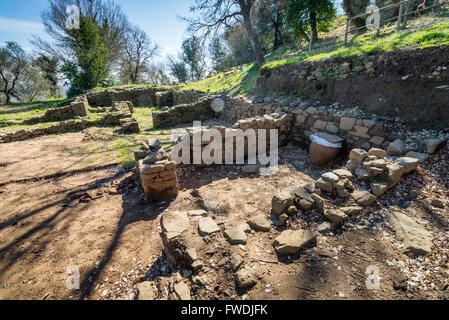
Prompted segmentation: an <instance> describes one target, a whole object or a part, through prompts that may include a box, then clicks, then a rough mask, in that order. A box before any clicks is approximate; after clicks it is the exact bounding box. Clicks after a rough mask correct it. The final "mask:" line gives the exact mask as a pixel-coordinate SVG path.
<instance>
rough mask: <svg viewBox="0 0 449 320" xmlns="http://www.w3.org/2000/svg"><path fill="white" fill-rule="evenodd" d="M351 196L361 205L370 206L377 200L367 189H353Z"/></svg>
mask: <svg viewBox="0 0 449 320" xmlns="http://www.w3.org/2000/svg"><path fill="white" fill-rule="evenodd" d="M352 196H353V197H354V199H355V201H356V202H357V203H358V204H360V205H362V206H370V205H372V204H373V203H374V202H375V201H376V200H377V198H376V197H375V196H374V195H372V194H371V193H369V192H368V191H354V193H353V194H352Z"/></svg>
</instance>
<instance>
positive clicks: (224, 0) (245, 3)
mask: <svg viewBox="0 0 449 320" xmlns="http://www.w3.org/2000/svg"><path fill="white" fill-rule="evenodd" d="M194 1H195V4H194V5H192V6H191V8H190V11H191V12H193V13H194V14H195V17H193V18H186V17H183V18H181V19H183V20H184V21H187V22H188V23H189V27H188V31H189V32H191V33H194V34H197V35H199V37H200V39H202V40H204V39H205V38H207V37H209V36H211V35H215V34H219V33H221V32H220V31H222V28H223V27H229V26H231V25H232V24H235V23H236V22H238V23H241V24H243V26H244V27H245V30H246V32H247V34H248V38H249V39H250V41H251V46H252V48H253V51H254V56H255V58H256V60H257V62H258V63H259V64H260V65H262V64H263V63H264V62H265V58H264V55H263V52H262V49H261V47H260V42H259V36H258V35H257V32H256V31H255V30H254V28H253V23H252V20H251V9H252V8H253V6H254V4H255V2H256V0H194Z"/></svg>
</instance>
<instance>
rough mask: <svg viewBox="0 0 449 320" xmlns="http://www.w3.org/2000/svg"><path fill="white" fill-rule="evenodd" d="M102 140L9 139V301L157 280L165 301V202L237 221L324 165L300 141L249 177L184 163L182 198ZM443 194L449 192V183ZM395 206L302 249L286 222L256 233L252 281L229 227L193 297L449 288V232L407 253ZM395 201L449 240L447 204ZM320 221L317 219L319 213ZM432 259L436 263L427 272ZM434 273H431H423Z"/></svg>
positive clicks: (417, 294) (399, 295)
mask: <svg viewBox="0 0 449 320" xmlns="http://www.w3.org/2000/svg"><path fill="white" fill-rule="evenodd" d="M97 143H98V141H92V140H90V139H86V133H70V134H66V135H63V136H56V137H53V138H50V139H49V138H39V139H34V140H28V141H24V142H17V143H11V144H3V145H0V159H1V161H0V162H1V163H2V165H1V167H0V179H1V180H0V181H1V186H0V203H1V206H0V299H48V300H60V299H134V298H135V296H136V295H135V294H136V284H137V283H138V282H141V281H144V280H151V281H154V283H155V286H157V287H158V288H159V292H158V295H157V298H161V299H165V298H167V296H166V294H165V289H166V287H167V285H168V281H169V279H170V277H172V276H173V274H172V272H171V271H170V270H168V269H167V268H166V267H165V265H166V263H165V262H164V261H165V260H164V259H165V258H164V256H163V254H162V249H163V247H162V241H161V238H160V235H159V233H160V231H161V229H160V224H159V220H160V217H161V215H162V214H163V213H164V212H165V211H168V210H178V211H188V210H193V209H206V210H208V211H209V212H213V213H214V214H215V215H216V217H217V219H219V220H220V219H222V220H223V221H225V222H224V223H225V226H229V225H235V224H238V223H242V222H246V221H247V220H248V219H249V218H250V217H251V216H253V215H257V214H265V215H267V217H268V216H269V211H270V209H271V199H272V197H273V195H274V194H275V193H277V192H279V191H281V190H290V189H294V188H296V187H298V186H300V185H305V184H307V183H309V182H311V181H312V180H313V179H316V178H317V177H318V176H319V175H320V174H321V173H323V172H324V171H323V170H320V169H318V168H314V167H312V166H311V165H310V164H309V163H308V158H307V153H306V152H305V151H304V150H301V149H298V148H295V147H292V146H288V147H285V148H283V149H282V150H280V156H281V165H280V170H279V172H278V173H276V174H275V175H270V176H259V175H250V176H248V175H243V174H242V173H241V170H240V168H239V167H237V166H232V167H229V166H216V167H209V168H189V167H180V168H179V169H178V175H179V182H180V189H181V191H180V194H179V195H178V197H177V198H176V199H175V200H174V201H172V202H162V203H157V204H148V203H146V202H145V201H144V196H143V193H142V190H141V189H140V188H139V186H138V184H137V178H136V176H135V173H134V171H133V170H124V169H122V168H121V166H120V165H114V161H116V160H114V158H113V157H111V158H108V156H104V155H102V156H101V157H98V152H99V150H101V149H104V146H105V145H107V142H105V143H104V144H103V145H98V144H97ZM102 146H103V147H102ZM83 150H84V152H83ZM444 152H446V153H447V152H448V151H447V150H445V151H444ZM336 167H338V164H337V165H336ZM326 171H327V170H326ZM417 174H421V175H425V173H423V172H421V173H417ZM42 177H43V178H42ZM25 178H26V179H27V180H24V179H25ZM36 178H39V179H36ZM415 178H416V177H415ZM429 179H433V178H429ZM399 188H400V187H399ZM398 190H399V191H398ZM400 191H401V189H393V190H391V191H389V195H390V196H394V197H395V198H404V199H405V198H406V196H403V195H402V194H400V195H399V196H398V195H397V193H398V192H400ZM443 192H446V196H447V189H444V190H443ZM386 197H387V198H388V194H387V196H386ZM385 206H386V204H382V203H381V204H378V207H376V208H374V209H372V210H371V209H370V210H366V211H365V212H364V213H363V214H362V215H361V216H359V217H356V218H355V219H354V221H350V222H349V223H348V224H347V225H345V226H344V227H343V228H340V229H337V230H335V231H334V232H333V233H331V234H329V235H320V236H319V237H318V240H317V243H316V244H312V245H311V246H310V248H308V249H306V250H304V251H302V252H301V253H300V254H298V255H296V256H292V257H280V256H277V255H276V253H275V251H274V248H273V240H274V239H275V238H276V237H277V235H279V232H280V231H282V230H283V228H274V229H273V230H272V231H270V232H268V233H256V232H253V233H252V234H251V235H249V238H248V244H247V245H246V246H245V247H244V248H241V247H235V248H234V249H235V250H241V251H242V252H243V253H242V255H243V256H244V259H245V264H247V265H250V266H251V267H253V268H255V270H256V273H257V275H258V277H259V281H258V284H257V285H256V286H255V287H253V288H251V289H250V290H248V291H241V290H239V289H237V288H236V285H235V282H234V277H233V273H232V272H227V271H226V269H225V268H219V267H216V266H217V265H218V263H219V262H220V260H221V259H222V258H223V257H224V256H225V255H226V252H228V250H229V249H230V245H229V244H228V243H227V242H226V241H225V240H224V239H223V237H222V236H221V235H220V236H216V237H212V241H211V242H210V243H204V245H203V246H202V248H201V250H204V251H207V252H210V261H205V268H204V272H203V273H202V274H204V275H205V276H206V278H207V281H208V282H209V284H210V285H207V286H203V285H198V284H195V283H194V282H193V281H191V278H190V279H189V281H190V283H191V290H192V296H193V298H194V299H279V300H281V299H445V298H448V297H449V295H448V294H449V291H448V290H447V287H448V281H447V279H448V277H447V273H448V271H447V270H448V269H447V268H448V262H449V261H448V260H447V259H448V252H449V251H448V250H447V249H448V248H447V241H446V247H445V245H442V244H441V243H440V242H436V247H437V245H438V247H439V248H435V254H434V253H432V255H430V256H427V257H424V258H423V259H424V260H423V261H421V260H419V259H418V258H415V257H409V256H405V255H404V254H403V253H402V251H401V248H400V246H398V241H397V240H396V239H395V236H394V234H393V233H392V231H391V230H389V229H388V228H387V227H386V226H385V225H384V224H383V220H382V213H381V212H382V210H381V209H382V207H385ZM395 208H396V209H398V210H402V211H403V212H405V213H406V214H408V215H412V216H414V217H416V218H419V219H422V220H423V221H425V222H426V223H427V224H428V226H429V228H432V231H434V232H435V234H437V235H439V236H441V237H442V238H441V239H443V240H445V239H446V240H447V238H444V235H445V234H446V235H447V231H448V229H447V226H448V219H449V213H448V212H447V209H446V210H441V209H439V210H437V209H432V208H430V209H429V208H428V207H423V206H421V205H420V203H419V202H418V201H411V202H410V203H409V204H408V205H405V206H402V207H397V206H396V205H395ZM446 208H447V207H446ZM429 210H430V211H429ZM429 212H430V213H429ZM377 216H380V217H379V218H377ZM308 223H309V225H310V226H312V227H316V221H312V220H311V221H309V222H308ZM293 227H294V226H293ZM438 239H439V238H438ZM433 255H434V256H435V257H434V256H433ZM432 259H434V260H435V261H434V260H432ZM399 262H402V263H399ZM426 263H427V264H429V263H430V264H432V265H431V266H430V267H427V268H426V269H424V270H423V266H427V265H426ZM73 265H75V266H78V267H79V270H80V276H81V288H80V290H69V289H67V287H66V279H67V277H68V274H67V273H66V269H67V267H69V266H73ZM372 265H374V266H377V267H378V268H379V269H380V275H381V285H380V289H379V290H368V289H367V288H366V284H365V282H366V278H367V275H366V274H365V271H366V269H367V267H368V266H372ZM213 266H215V267H213ZM437 267H438V268H437ZM426 270H429V271H426ZM422 274H424V278H425V279H424V280H422V281H421V280H419V281H418V280H416V281H415V280H414V279H413V277H417V278H419V277H420V276H421V275H422ZM419 279H421V278H419ZM415 283H416V285H415ZM393 284H394V285H393ZM431 284H433V285H431ZM423 286H425V287H426V289H425V290H424V289H422V288H423Z"/></svg>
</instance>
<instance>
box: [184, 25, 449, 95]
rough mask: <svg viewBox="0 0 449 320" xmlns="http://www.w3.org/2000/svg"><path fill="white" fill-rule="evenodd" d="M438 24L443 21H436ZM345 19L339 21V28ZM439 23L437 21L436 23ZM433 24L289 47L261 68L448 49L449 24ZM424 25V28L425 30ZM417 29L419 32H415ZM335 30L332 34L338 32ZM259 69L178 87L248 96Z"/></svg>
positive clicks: (237, 70) (240, 70)
mask: <svg viewBox="0 0 449 320" xmlns="http://www.w3.org/2000/svg"><path fill="white" fill-rule="evenodd" d="M439 20H442V19H441V18H439ZM342 21H344V19H339V21H338V22H339V23H340V24H341V23H342ZM437 21H438V20H437ZM433 22H435V20H431V19H429V18H423V19H421V20H419V21H412V22H411V23H410V28H409V29H406V30H402V31H400V32H396V31H395V30H394V29H393V30H390V31H388V32H383V33H381V34H380V35H379V36H376V34H360V35H357V36H355V37H354V38H353V39H352V40H351V41H350V42H349V43H348V44H347V45H344V44H341V43H340V44H336V45H333V46H329V47H327V48H325V49H320V48H318V49H315V50H312V51H310V52H309V51H308V50H303V49H301V48H297V47H295V46H292V45H287V46H284V47H282V48H280V49H278V50H277V51H275V52H273V53H272V54H270V55H268V56H267V57H266V61H267V62H266V63H265V65H263V66H262V68H275V67H279V66H282V65H288V64H294V63H300V62H303V61H317V60H324V59H330V58H336V57H348V56H354V55H356V56H363V55H366V54H370V53H375V52H381V51H393V50H400V49H405V48H428V47H434V46H446V45H449V21H447V19H445V20H443V21H441V22H437V23H435V24H433V25H432V23H433ZM425 25H427V26H425ZM416 27H420V29H416ZM341 28H342V27H341V26H339V27H337V26H335V29H334V31H333V32H336V31H335V30H341ZM323 38H325V39H324V41H326V42H327V40H328V39H330V38H331V39H332V40H333V41H334V42H335V41H341V40H342V39H338V38H335V37H332V33H329V34H326V35H324V36H323ZM258 72H259V67H258V66H255V65H253V64H250V65H244V66H241V67H236V68H233V69H231V70H229V71H226V72H223V73H220V74H217V75H214V76H212V77H209V78H207V79H204V80H201V81H197V82H191V83H188V84H186V85H183V86H181V89H183V90H190V89H194V90H200V91H204V92H211V93H219V92H227V93H230V94H234V95H236V94H248V93H249V92H250V91H251V89H253V88H254V85H255V81H256V78H257V74H258Z"/></svg>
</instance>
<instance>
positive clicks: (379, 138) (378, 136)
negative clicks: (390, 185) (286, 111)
mask: <svg viewBox="0 0 449 320" xmlns="http://www.w3.org/2000/svg"><path fill="white" fill-rule="evenodd" d="M318 132H327V133H331V134H335V135H338V136H340V137H341V138H343V139H344V140H345V142H346V144H347V146H348V147H350V148H362V149H365V150H369V149H370V148H372V147H376V148H379V147H382V148H386V147H388V145H389V144H390V143H391V141H390V139H389V134H388V132H387V130H386V129H385V126H384V125H383V124H382V123H380V122H375V121H373V120H370V119H361V118H360V119H358V118H355V117H351V116H335V115H332V114H330V113H329V112H328V111H324V110H317V109H316V108H308V109H307V110H303V111H299V110H298V111H294V122H293V125H292V143H293V144H296V145H299V144H302V143H308V142H310V136H311V135H312V134H314V133H318Z"/></svg>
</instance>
